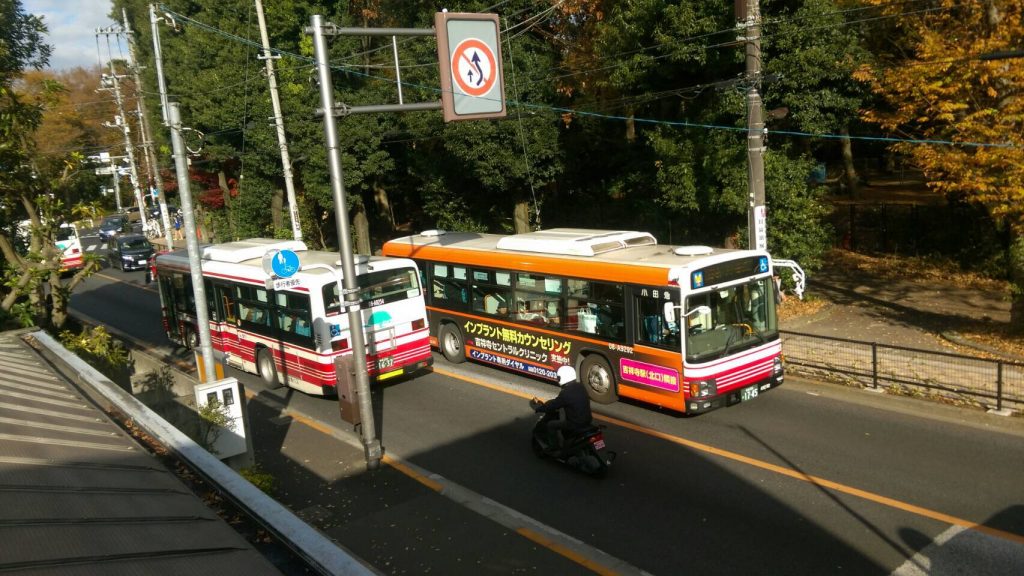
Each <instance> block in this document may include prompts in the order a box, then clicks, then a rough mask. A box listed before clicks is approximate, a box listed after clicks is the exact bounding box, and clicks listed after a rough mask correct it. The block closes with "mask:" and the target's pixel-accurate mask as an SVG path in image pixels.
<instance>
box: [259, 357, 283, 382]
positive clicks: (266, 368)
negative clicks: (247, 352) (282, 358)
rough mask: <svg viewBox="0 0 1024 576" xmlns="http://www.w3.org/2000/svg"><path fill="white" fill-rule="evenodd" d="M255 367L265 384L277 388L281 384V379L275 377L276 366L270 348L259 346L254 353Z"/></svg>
mask: <svg viewBox="0 0 1024 576" xmlns="http://www.w3.org/2000/svg"><path fill="white" fill-rule="evenodd" d="M256 367H257V369H258V370H259V372H260V378H263V382H264V383H266V385H267V386H269V387H271V388H278V387H279V386H280V385H281V380H280V378H278V377H277V367H276V366H274V355H273V354H271V352H270V350H267V349H266V348H261V349H260V351H259V352H257V353H256Z"/></svg>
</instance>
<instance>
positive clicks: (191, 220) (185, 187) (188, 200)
mask: <svg viewBox="0 0 1024 576" xmlns="http://www.w3.org/2000/svg"><path fill="white" fill-rule="evenodd" d="M167 108H168V110H167V120H168V122H169V126H170V128H171V146H172V147H173V149H174V151H173V153H174V170H175V172H177V176H178V196H179V198H178V199H179V200H180V201H181V213H182V216H183V220H184V225H185V246H186V248H188V266H189V270H190V271H191V277H192V294H193V296H194V297H195V302H196V324H197V327H198V328H199V348H200V350H201V352H202V357H203V374H204V376H205V378H206V379H205V380H204V382H213V381H215V380H216V379H217V373H216V369H215V368H214V365H213V340H212V339H211V338H210V313H209V311H208V310H207V306H206V301H207V300H206V287H205V285H204V283H203V268H202V261H201V260H200V257H199V241H198V240H197V239H196V219H195V216H193V212H192V189H191V187H190V186H189V178H188V157H187V156H186V152H185V140H184V139H183V138H182V136H181V132H182V130H183V128H182V126H181V112H180V111H179V110H178V103H177V102H170V103H168V105H167Z"/></svg>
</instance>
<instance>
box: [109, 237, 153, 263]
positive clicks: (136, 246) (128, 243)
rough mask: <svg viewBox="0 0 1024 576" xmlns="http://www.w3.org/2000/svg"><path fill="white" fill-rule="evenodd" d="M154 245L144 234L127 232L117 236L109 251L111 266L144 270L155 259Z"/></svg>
mask: <svg viewBox="0 0 1024 576" xmlns="http://www.w3.org/2000/svg"><path fill="white" fill-rule="evenodd" d="M153 252H154V251H153V245H152V244H150V243H149V240H147V239H146V237H145V236H143V235H142V234H126V235H124V236H120V237H118V238H115V239H114V241H113V242H112V243H111V244H110V249H109V250H108V251H107V258H108V259H109V260H110V265H111V266H116V267H118V268H120V269H121V270H142V269H145V268H146V267H148V265H149V262H150V261H151V260H152V259H153Z"/></svg>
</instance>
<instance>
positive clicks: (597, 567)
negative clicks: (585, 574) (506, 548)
mask: <svg viewBox="0 0 1024 576" xmlns="http://www.w3.org/2000/svg"><path fill="white" fill-rule="evenodd" d="M516 533H517V534H519V535H520V536H522V537H524V538H526V539H527V540H531V541H533V542H536V543H537V544H540V545H541V546H543V547H545V548H547V549H549V550H551V551H553V552H556V553H558V554H561V555H562V556H565V557H566V558H568V559H569V560H572V561H573V562H575V563H577V564H579V565H580V566H583V567H584V568H586V569H588V570H592V571H593V572H594V573H595V574H601V576H615V575H617V574H618V572H615V571H614V570H612V569H610V568H608V567H607V566H603V565H601V564H598V563H597V562H594V561H593V560H591V559H589V558H587V557H586V556H583V555H582V554H579V553H577V552H575V551H573V550H570V549H569V548H567V547H566V546H562V545H561V544H559V543H558V542H555V541H554V540H552V539H550V538H548V537H546V536H544V535H543V534H541V533H540V532H537V531H536V530H530V529H529V528H518V529H516Z"/></svg>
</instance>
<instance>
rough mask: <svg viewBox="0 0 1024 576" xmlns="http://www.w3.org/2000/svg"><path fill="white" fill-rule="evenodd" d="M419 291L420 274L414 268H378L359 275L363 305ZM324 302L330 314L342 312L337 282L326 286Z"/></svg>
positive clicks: (380, 302) (415, 294) (379, 303)
mask: <svg viewBox="0 0 1024 576" xmlns="http://www.w3.org/2000/svg"><path fill="white" fill-rule="evenodd" d="M419 293H420V283H419V274H417V273H416V270H414V269H412V268H395V269H392V270H378V271H375V272H369V273H367V274H363V275H361V276H359V301H360V302H362V303H363V307H369V306H380V305H381V304H387V303H388V302H397V301H399V300H405V299H408V298H415V297H416V296H418V295H419ZM324 303H325V311H326V312H327V313H328V314H334V313H338V312H341V298H340V297H339V296H338V284H337V283H336V282H332V283H330V284H328V285H326V286H324Z"/></svg>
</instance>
